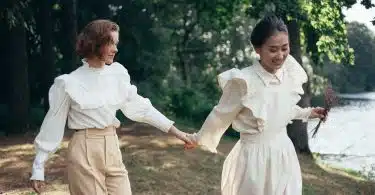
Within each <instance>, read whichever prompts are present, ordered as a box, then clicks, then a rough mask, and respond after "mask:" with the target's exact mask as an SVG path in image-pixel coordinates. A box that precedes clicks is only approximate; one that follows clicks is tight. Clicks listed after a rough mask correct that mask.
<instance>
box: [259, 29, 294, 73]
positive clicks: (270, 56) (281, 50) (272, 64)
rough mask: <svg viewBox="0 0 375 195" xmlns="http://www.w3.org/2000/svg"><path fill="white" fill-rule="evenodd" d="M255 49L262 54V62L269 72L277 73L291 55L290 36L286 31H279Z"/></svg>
mask: <svg viewBox="0 0 375 195" xmlns="http://www.w3.org/2000/svg"><path fill="white" fill-rule="evenodd" d="M255 51H256V52H257V54H259V56H260V60H261V64H262V66H263V67H264V69H266V70H267V71H268V72H271V73H275V72H276V71H277V70H278V69H280V68H281V66H282V65H283V63H284V61H285V59H286V57H287V56H288V55H289V37H288V34H287V33H286V32H277V33H275V34H274V35H272V36H271V37H269V38H268V39H267V40H266V42H265V43H264V44H263V45H262V46H261V47H259V48H256V49H255Z"/></svg>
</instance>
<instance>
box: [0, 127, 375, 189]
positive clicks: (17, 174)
mask: <svg viewBox="0 0 375 195" xmlns="http://www.w3.org/2000/svg"><path fill="white" fill-rule="evenodd" d="M118 135H119V139H120V142H121V151H122V153H123V161H124V163H125V166H126V167H127V169H128V171H129V177H130V182H131V185H132V190H133V193H134V194H173V195H174V194H197V195H198V194H199V195H200V194H204V195H211V194H212V195H214V194H220V179H221V169H222V165H223V162H224V159H225V156H226V154H228V152H229V151H230V150H231V148H232V147H233V145H234V144H235V140H233V139H223V140H222V142H221V144H220V146H219V150H220V151H221V152H223V153H222V154H218V155H214V154H210V153H208V152H205V151H202V150H191V151H185V150H183V143H182V142H181V141H179V140H176V139H175V138H173V137H171V136H165V134H164V133H163V132H161V131H159V130H156V129H154V128H152V127H149V126H147V125H139V124H137V125H128V126H126V127H124V128H121V129H119V130H118ZM34 137H35V136H32V137H31V136H28V137H25V138H19V137H14V138H7V141H5V142H1V148H0V157H1V158H0V159H1V160H0V166H1V169H0V191H1V190H2V191H3V192H7V194H13V193H14V194H30V189H29V188H28V181H29V174H30V171H31V164H32V161H33V159H34V149H33V145H32V140H33V139H34ZM69 138H70V131H67V135H66V138H65V141H64V142H63V144H62V147H61V149H60V150H58V151H57V152H56V153H55V154H54V155H52V156H51V158H50V160H49V161H48V162H47V165H46V179H47V181H48V183H49V185H48V188H47V191H48V193H46V194H51V195H58V194H69V193H68V192H67V185H66V180H65V178H66V177H65V167H66V162H65V158H64V157H65V154H66V147H67V145H68V143H67V140H68V139H69ZM299 160H300V164H301V168H302V172H303V180H304V194H306V195H310V194H324V195H330V194H335V195H336V194H345V195H346V194H366V195H367V194H375V183H370V182H366V181H360V180H357V179H355V178H353V177H350V176H348V175H345V173H344V172H340V171H337V170H332V169H331V170H330V169H325V168H322V167H320V166H318V165H317V164H315V162H314V161H313V160H312V159H310V158H307V157H304V156H299ZM296 171H299V170H296ZM11 191H13V192H11Z"/></svg>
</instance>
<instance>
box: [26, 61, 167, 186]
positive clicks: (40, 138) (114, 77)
mask: <svg viewBox="0 0 375 195" xmlns="http://www.w3.org/2000/svg"><path fill="white" fill-rule="evenodd" d="M49 104H50V109H49V111H48V113H47V115H46V116H45V118H44V121H43V123H42V126H41V128H40V132H39V134H38V135H37V137H36V139H35V148H36V157H35V160H34V163H33V170H32V177H31V179H35V180H44V164H45V161H46V160H47V158H48V154H50V153H54V152H55V151H56V149H57V148H58V147H59V145H60V143H61V141H62V138H63V135H64V129H65V124H66V122H67V124H68V127H69V128H70V129H87V128H99V129H104V128H106V127H108V126H115V127H118V126H119V125H120V121H119V120H118V119H117V118H116V111H117V110H121V111H122V112H123V113H124V115H125V116H126V117H128V118H129V119H131V120H134V121H137V122H142V123H148V124H150V125H153V126H155V127H157V128H158V129H160V130H162V131H164V132H167V131H168V130H169V129H170V127H171V126H172V125H173V123H174V122H173V121H171V120H169V119H168V118H166V117H165V116H164V115H162V114H161V113H160V112H159V111H158V110H156V109H155V108H154V107H153V106H152V104H151V102H150V101H149V100H148V99H146V98H143V97H142V96H140V95H138V93H137V88H136V87H135V86H134V85H131V83H130V76H129V74H128V72H127V70H126V69H125V68H124V66H123V65H121V64H119V63H117V62H115V63H113V64H111V65H106V66H104V67H103V68H91V67H89V65H88V64H87V63H86V62H85V61H84V60H83V65H82V66H81V67H79V68H77V69H76V70H75V71H73V72H72V73H70V74H65V75H61V76H59V77H57V78H56V79H55V82H54V84H53V85H52V86H51V88H50V91H49Z"/></svg>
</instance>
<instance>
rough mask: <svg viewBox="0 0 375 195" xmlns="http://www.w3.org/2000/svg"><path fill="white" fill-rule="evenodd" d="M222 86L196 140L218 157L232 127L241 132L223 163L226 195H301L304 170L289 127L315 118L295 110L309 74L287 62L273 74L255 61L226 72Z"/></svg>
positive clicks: (290, 58) (291, 59)
mask: <svg viewBox="0 0 375 195" xmlns="http://www.w3.org/2000/svg"><path fill="white" fill-rule="evenodd" d="M218 80H219V85H220V87H221V88H222V90H223V95H222V97H221V99H220V101H219V103H218V105H216V106H215V107H214V109H213V110H212V111H211V113H210V114H209V116H208V117H207V119H206V121H205V122H204V124H203V126H202V128H201V130H200V131H199V132H198V133H196V134H194V135H193V136H194V137H195V139H196V140H197V142H198V143H199V145H201V146H203V147H204V148H206V149H208V150H209V151H211V152H216V148H217V146H218V144H219V141H220V139H221V137H222V136H223V134H224V132H225V131H226V129H227V128H228V127H229V126H230V125H232V127H233V129H235V130H236V131H238V132H240V140H239V141H238V142H237V143H236V145H235V146H234V148H233V149H232V151H231V152H230V153H229V155H228V156H227V158H226V160H225V162H224V166H223V171H222V178H221V193H222V195H298V194H302V177H301V171H300V165H299V162H298V158H297V155H296V152H295V149H294V146H293V144H292V142H291V140H290V139H289V137H288V136H287V131H286V126H287V125H288V123H291V121H292V120H294V119H301V120H304V121H307V119H308V117H309V115H310V113H311V108H300V107H299V106H297V105H296V104H297V102H298V101H299V100H300V94H303V89H302V84H303V83H304V82H306V81H307V75H306V72H305V71H304V70H303V68H302V67H301V66H300V64H298V62H297V61H296V60H295V59H294V58H293V57H292V56H288V57H287V59H286V61H285V62H284V64H283V66H282V68H281V69H279V70H278V71H277V72H276V73H275V74H270V73H268V72H267V71H266V70H264V69H263V67H262V66H261V65H260V63H259V62H258V61H256V62H255V63H254V65H253V66H249V67H247V68H244V69H242V70H239V69H231V70H228V71H226V72H223V73H222V74H220V75H219V76H218Z"/></svg>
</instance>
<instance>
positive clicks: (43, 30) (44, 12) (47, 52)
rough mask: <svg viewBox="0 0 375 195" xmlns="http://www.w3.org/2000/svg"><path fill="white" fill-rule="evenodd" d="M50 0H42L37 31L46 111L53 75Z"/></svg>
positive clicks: (46, 109)
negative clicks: (39, 36) (39, 40)
mask: <svg viewBox="0 0 375 195" xmlns="http://www.w3.org/2000/svg"><path fill="white" fill-rule="evenodd" d="M52 3H53V2H52V1H50V0H43V1H42V6H41V8H40V14H39V18H38V19H39V22H37V24H39V26H38V27H39V33H40V35H41V50H42V52H41V62H42V74H41V76H42V91H43V97H44V110H45V112H47V111H48V108H49V104H48V91H49V88H50V87H51V85H52V83H53V80H54V77H55V63H54V53H53V43H52V16H51V12H52Z"/></svg>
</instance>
